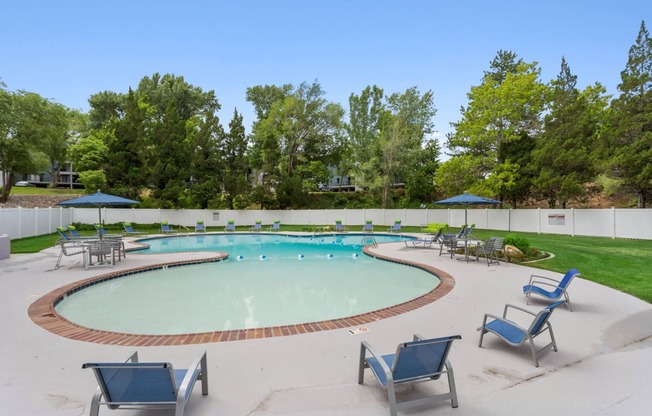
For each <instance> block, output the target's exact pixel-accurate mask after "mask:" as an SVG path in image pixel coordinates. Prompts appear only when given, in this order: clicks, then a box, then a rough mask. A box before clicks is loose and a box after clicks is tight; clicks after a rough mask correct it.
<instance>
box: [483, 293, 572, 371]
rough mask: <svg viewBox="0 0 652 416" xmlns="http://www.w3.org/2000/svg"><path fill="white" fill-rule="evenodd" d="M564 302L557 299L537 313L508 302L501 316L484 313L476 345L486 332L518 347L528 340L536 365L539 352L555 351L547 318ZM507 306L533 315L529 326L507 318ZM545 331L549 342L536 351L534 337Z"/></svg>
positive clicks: (553, 339) (553, 337)
mask: <svg viewBox="0 0 652 416" xmlns="http://www.w3.org/2000/svg"><path fill="white" fill-rule="evenodd" d="M564 302H565V301H563V300H560V301H557V302H555V303H553V304H550V305H548V306H547V307H546V308H544V309H542V310H541V311H540V312H539V313H536V314H535V313H534V312H531V311H528V310H527V309H524V308H521V307H519V306H514V305H510V304H507V305H505V310H504V312H503V316H502V318H501V317H499V316H496V315H491V314H488V313H486V314H485V315H484V319H483V321H482V326H481V327H480V328H478V331H480V342H479V343H478V347H482V340H483V337H484V334H486V333H487V332H491V333H493V334H496V335H497V336H498V337H500V339H502V340H503V341H505V342H506V343H507V344H509V345H511V346H512V347H520V346H521V345H523V344H525V343H526V342H529V344H530V351H531V352H532V359H533V360H534V366H535V367H538V366H539V355H540V354H542V353H543V352H544V351H546V350H548V349H550V348H553V349H554V350H555V351H557V342H556V341H555V334H554V333H553V332H552V325H551V324H550V322H549V319H550V316H551V315H552V312H553V311H554V310H555V308H556V307H557V306H559V305H561V304H562V303H564ZM509 308H512V309H516V310H519V311H521V312H524V313H527V314H530V315H532V316H534V319H533V320H532V323H531V324H530V326H529V327H528V328H527V329H526V328H523V327H521V326H519V325H518V324H516V323H515V322H513V321H511V320H509V319H507V310H508V309H509ZM488 318H492V319H493V320H492V321H490V322H487V319H488ZM546 331H548V332H550V339H551V342H550V343H548V344H547V345H545V346H544V347H543V348H541V349H539V350H538V351H537V349H536V347H535V345H534V338H536V337H538V336H539V335H541V334H543V333H544V332H546Z"/></svg>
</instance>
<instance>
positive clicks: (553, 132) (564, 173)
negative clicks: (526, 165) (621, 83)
mask: <svg viewBox="0 0 652 416" xmlns="http://www.w3.org/2000/svg"><path fill="white" fill-rule="evenodd" d="M576 83H577V76H575V75H573V74H572V73H571V71H570V67H569V66H568V64H567V63H566V60H565V59H564V58H562V61H561V71H560V73H559V75H558V76H557V79H555V80H553V81H551V86H550V91H551V100H550V105H549V112H548V114H547V115H546V116H545V121H544V126H545V128H544V132H543V133H542V135H541V137H540V138H539V140H538V143H537V148H536V150H534V151H533V159H534V166H535V170H536V171H537V176H536V178H535V179H534V185H535V187H536V188H537V190H538V192H539V193H540V194H541V195H542V196H543V197H545V198H546V199H547V200H548V201H549V205H550V207H551V208H552V207H554V206H555V203H558V205H559V207H560V208H566V202H567V201H569V200H572V199H576V198H579V197H582V196H584V195H585V193H586V186H585V184H586V183H587V182H589V181H592V180H593V179H594V178H595V175H596V173H597V171H596V166H595V163H594V159H593V157H592V156H593V155H592V149H593V148H594V147H595V144H596V143H597V141H598V140H597V139H598V138H597V134H598V132H599V126H600V124H599V123H600V120H601V119H602V118H603V117H601V116H600V114H604V111H605V108H606V106H607V100H606V98H605V97H604V93H605V89H604V87H602V86H601V85H600V84H596V85H595V86H594V87H588V88H587V89H586V91H585V92H583V93H581V92H580V91H578V90H577V88H576Z"/></svg>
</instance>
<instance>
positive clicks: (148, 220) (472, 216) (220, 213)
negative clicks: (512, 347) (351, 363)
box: [0, 207, 652, 239]
mask: <svg viewBox="0 0 652 416" xmlns="http://www.w3.org/2000/svg"><path fill="white" fill-rule="evenodd" d="M98 211H99V210H98V209H97V208H63V207H60V208H33V209H30V208H3V209H0V234H7V235H9V236H10V238H11V239H16V238H24V237H31V236H36V235H42V234H49V233H52V232H55V231H56V227H58V226H63V227H65V226H66V225H68V224H72V223H83V224H94V223H96V222H97V221H98V215H99V212H98ZM467 218H468V219H467V222H468V223H475V225H476V227H477V228H479V229H490V230H505V231H515V232H532V233H546V234H566V235H584V236H596V237H616V238H635V239H652V209H633V208H632V209H613V208H612V209H565V210H564V209H487V208H481V209H478V208H470V209H469V210H468V212H467ZM102 220H103V221H104V223H106V224H114V223H121V222H132V223H137V224H153V223H160V222H161V221H168V222H169V223H170V224H174V225H181V226H184V227H187V228H189V229H193V228H194V226H195V224H196V222H197V220H203V221H204V223H205V224H206V225H207V226H209V227H221V226H225V225H226V223H227V221H229V220H234V221H235V223H236V225H237V226H243V225H253V224H254V223H255V222H256V221H259V220H260V221H262V222H263V226H268V225H271V224H272V223H273V222H274V221H275V220H280V221H281V224H303V225H306V226H317V225H334V224H335V220H342V222H343V223H344V224H345V225H347V226H360V225H362V224H364V222H365V221H366V220H372V222H373V224H374V226H375V227H376V230H377V231H385V230H386V228H385V227H390V226H391V225H393V224H394V221H396V220H401V223H402V224H403V225H404V226H416V227H418V226H420V225H423V224H428V223H434V222H438V223H447V224H449V225H450V226H451V227H459V226H461V225H462V224H463V223H464V209H463V208H450V209H432V210H427V209H391V210H383V209H346V210H290V211H276V210H248V211H235V210H192V209H185V210H173V209H169V210H168V209H134V208H103V209H102Z"/></svg>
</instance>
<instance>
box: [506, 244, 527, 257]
mask: <svg viewBox="0 0 652 416" xmlns="http://www.w3.org/2000/svg"><path fill="white" fill-rule="evenodd" d="M505 251H506V252H507V257H523V252H522V251H521V250H519V249H518V248H516V247H515V246H511V245H509V244H507V245H506V246H505Z"/></svg>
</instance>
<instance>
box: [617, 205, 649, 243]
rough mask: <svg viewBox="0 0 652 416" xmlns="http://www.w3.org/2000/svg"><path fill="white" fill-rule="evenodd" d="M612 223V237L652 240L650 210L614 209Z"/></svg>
mask: <svg viewBox="0 0 652 416" xmlns="http://www.w3.org/2000/svg"><path fill="white" fill-rule="evenodd" d="M613 223H614V227H615V230H616V231H615V233H614V237H617V238H637V239H644V240H652V209H635V208H630V209H625V208H623V209H615V210H614V219H613Z"/></svg>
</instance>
